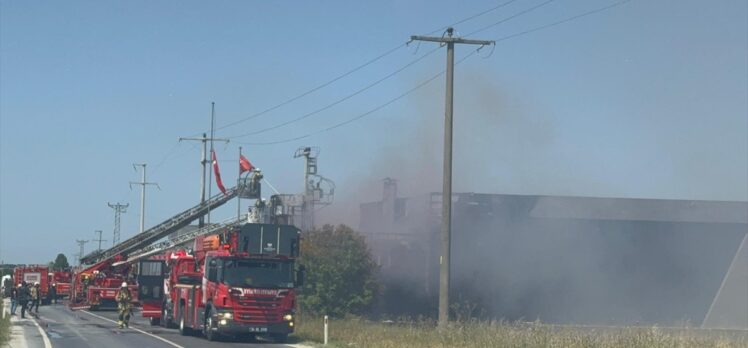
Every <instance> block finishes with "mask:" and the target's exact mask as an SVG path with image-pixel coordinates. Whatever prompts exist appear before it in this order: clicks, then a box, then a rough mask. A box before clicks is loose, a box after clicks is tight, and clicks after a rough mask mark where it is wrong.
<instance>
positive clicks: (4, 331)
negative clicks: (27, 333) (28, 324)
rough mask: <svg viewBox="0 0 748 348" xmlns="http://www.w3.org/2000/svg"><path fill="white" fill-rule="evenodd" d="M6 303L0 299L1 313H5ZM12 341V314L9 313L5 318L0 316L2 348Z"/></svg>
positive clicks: (0, 344) (0, 342) (0, 341)
mask: <svg viewBox="0 0 748 348" xmlns="http://www.w3.org/2000/svg"><path fill="white" fill-rule="evenodd" d="M4 304H5V302H4V301H2V299H0V312H2V311H4V310H5V308H3V306H4ZM8 341H10V313H7V315H6V316H5V318H2V316H0V346H5V344H6V343H8Z"/></svg>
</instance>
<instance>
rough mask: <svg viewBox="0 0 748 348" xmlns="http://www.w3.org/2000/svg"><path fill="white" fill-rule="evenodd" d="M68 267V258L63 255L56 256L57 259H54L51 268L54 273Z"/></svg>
mask: <svg viewBox="0 0 748 348" xmlns="http://www.w3.org/2000/svg"><path fill="white" fill-rule="evenodd" d="M68 267H70V264H68V258H67V257H65V254H62V253H60V254H57V257H56V258H55V262H54V265H53V266H52V269H54V270H55V271H59V270H63V269H66V268H68Z"/></svg>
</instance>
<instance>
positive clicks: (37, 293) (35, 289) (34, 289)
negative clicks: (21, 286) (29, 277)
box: [29, 282, 42, 314]
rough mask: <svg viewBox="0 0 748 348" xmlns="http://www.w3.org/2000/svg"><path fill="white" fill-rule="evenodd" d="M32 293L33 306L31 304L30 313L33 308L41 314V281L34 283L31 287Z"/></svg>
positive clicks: (36, 312)
mask: <svg viewBox="0 0 748 348" xmlns="http://www.w3.org/2000/svg"><path fill="white" fill-rule="evenodd" d="M29 292H30V293H31V306H29V313H31V311H32V310H33V311H34V313H35V314H39V300H40V299H41V295H42V292H41V291H40V289H39V282H36V283H34V285H33V286H31V289H29Z"/></svg>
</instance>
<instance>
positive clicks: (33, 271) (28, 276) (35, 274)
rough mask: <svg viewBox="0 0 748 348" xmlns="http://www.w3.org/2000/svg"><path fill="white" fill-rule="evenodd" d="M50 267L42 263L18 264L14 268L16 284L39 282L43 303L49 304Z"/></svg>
mask: <svg viewBox="0 0 748 348" xmlns="http://www.w3.org/2000/svg"><path fill="white" fill-rule="evenodd" d="M47 273H49V267H47V266H41V265H32V266H18V267H16V268H15V269H14V270H13V281H14V282H15V284H20V283H21V282H24V281H25V282H26V283H27V284H32V285H33V284H34V283H39V290H40V293H41V296H40V298H41V300H42V301H41V303H42V304H49V302H50V301H49V300H50V299H49V281H48V279H47Z"/></svg>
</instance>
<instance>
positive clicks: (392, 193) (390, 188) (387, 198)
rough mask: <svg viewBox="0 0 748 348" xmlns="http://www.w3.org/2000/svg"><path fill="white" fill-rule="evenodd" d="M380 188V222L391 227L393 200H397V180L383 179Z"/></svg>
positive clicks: (393, 209) (393, 215)
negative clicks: (382, 184)
mask: <svg viewBox="0 0 748 348" xmlns="http://www.w3.org/2000/svg"><path fill="white" fill-rule="evenodd" d="M383 182H384V186H383V188H382V220H383V221H382V222H383V223H384V224H386V226H391V225H392V224H393V223H394V222H395V200H397V180H395V179H392V178H384V180H383Z"/></svg>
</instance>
